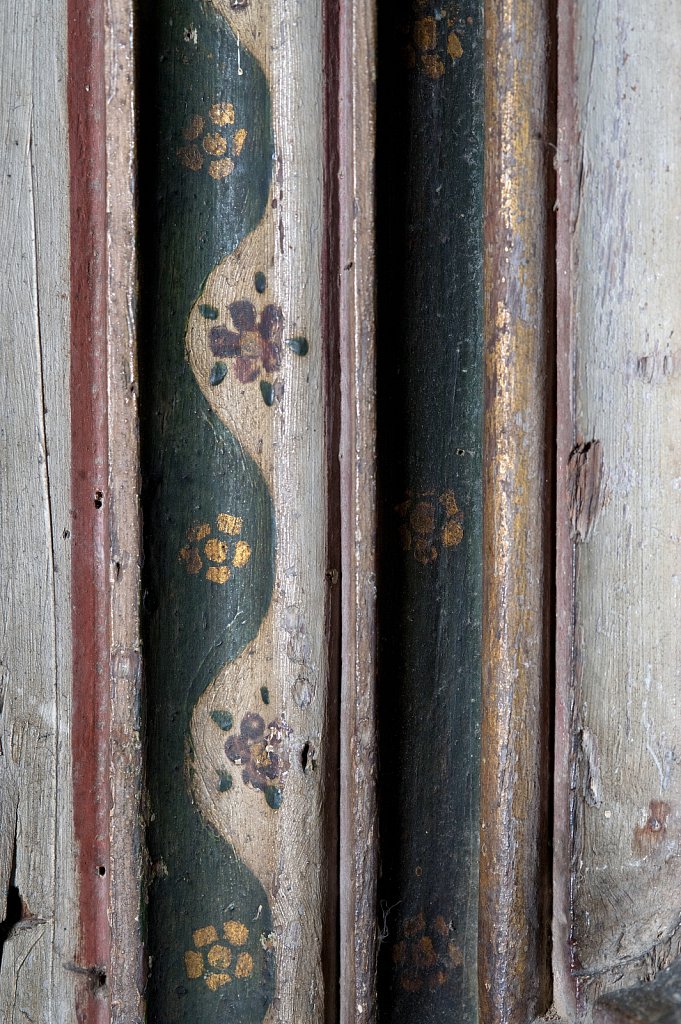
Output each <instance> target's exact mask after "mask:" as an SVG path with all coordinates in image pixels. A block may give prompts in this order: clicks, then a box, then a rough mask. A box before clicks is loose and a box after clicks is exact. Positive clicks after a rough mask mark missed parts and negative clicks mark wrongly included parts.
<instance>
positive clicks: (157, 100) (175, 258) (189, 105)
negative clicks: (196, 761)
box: [140, 0, 275, 1024]
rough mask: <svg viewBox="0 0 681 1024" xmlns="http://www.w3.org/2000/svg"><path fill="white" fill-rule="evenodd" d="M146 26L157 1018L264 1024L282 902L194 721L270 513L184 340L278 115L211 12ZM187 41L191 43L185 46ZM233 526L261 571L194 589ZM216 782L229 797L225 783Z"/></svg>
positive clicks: (148, 566) (238, 629) (147, 582)
mask: <svg viewBox="0 0 681 1024" xmlns="http://www.w3.org/2000/svg"><path fill="white" fill-rule="evenodd" d="M140 21H141V31H140V48H141V52H143V53H144V55H145V56H144V61H143V62H141V76H142V81H141V88H140V98H141V112H140V123H141V131H140V139H141V144H140V178H141V190H140V198H141V202H140V215H141V236H140V237H141V264H142V267H143V282H142V285H143V292H142V317H141V322H142V330H141V339H142V342H141V362H142V366H141V382H142V395H141V409H142V421H143V423H142V427H143V438H142V440H143V469H144V519H145V568H144V612H145V615H144V645H145V664H146V671H147V677H146V678H147V697H148V703H147V706H148V721H147V735H148V751H149V753H148V759H149V763H148V778H149V789H150V803H151V809H152V812H153V815H152V818H151V820H150V823H149V827H148V832H147V841H148V847H149V857H150V864H151V872H150V879H151V881H150V884H149V909H148V949H149V953H150V955H151V957H152V961H151V962H152V967H151V974H150V978H149V985H148V991H147V998H148V1007H149V1010H148V1020H149V1024H180V1022H183V1024H217V1022H224V1024H226V1022H229V1024H247V1022H248V1024H251V1022H255V1021H261V1020H262V1018H263V1016H264V1014H265V1012H266V1010H267V1007H268V1006H269V1004H270V1002H271V1000H272V996H273V991H274V963H273V959H272V954H271V952H270V951H269V945H270V944H269V943H268V942H266V941H265V939H264V936H266V935H268V934H269V932H270V931H271V928H272V921H271V913H270V909H269V902H268V895H267V893H265V891H264V890H263V888H262V886H261V885H260V883H259V882H258V880H257V879H256V878H255V877H254V876H253V875H252V873H251V872H250V871H249V870H248V869H247V868H246V867H245V865H244V864H243V863H241V861H240V860H239V858H238V857H237V856H236V854H235V853H234V851H233V850H232V848H231V846H230V845H229V844H228V843H226V842H225V841H224V840H223V839H222V838H221V837H220V836H218V835H217V834H216V833H215V832H213V831H212V829H211V828H209V827H208V826H207V825H206V824H205V823H204V822H203V820H202V818H201V816H200V814H199V812H198V810H197V809H196V807H195V806H194V805H193V802H192V800H191V797H190V794H189V789H188V778H189V776H190V774H191V770H192V768H191V766H192V758H193V753H192V748H191V741H190V738H189V724H190V719H191V714H192V711H193V709H194V706H195V704H196V702H197V700H198V698H199V697H200V696H201V694H202V693H203V692H204V690H205V689H206V687H207V686H208V685H209V684H210V683H211V682H212V680H213V679H214V678H215V676H216V675H217V673H218V672H219V670H220V669H221V668H222V667H223V666H224V665H225V664H226V663H228V662H230V661H233V660H234V659H235V658H236V657H237V656H238V655H239V654H240V652H241V651H243V649H244V647H245V646H246V645H247V644H248V643H250V642H251V641H252V640H253V639H254V638H255V636H256V634H257V633H258V630H259V628H260V624H261V622H262V619H263V617H264V615H265V613H266V611H267V608H268V605H269V602H270V598H271V593H272V586H273V579H274V545H275V531H274V522H273V508H272V502H271V497H270V494H269V491H268V488H267V485H266V483H265V481H264V480H263V478H262V475H261V473H260V470H259V468H258V466H257V465H256V464H255V463H254V462H253V461H252V459H251V458H250V457H249V456H248V455H247V453H246V452H245V451H244V450H243V448H242V447H241V445H240V444H239V441H238V439H237V438H236V437H234V436H233V435H232V434H231V433H230V432H229V431H228V430H227V429H226V427H225V426H224V425H223V424H222V423H221V421H220V420H219V419H218V418H217V417H216V416H215V414H214V413H213V412H212V411H211V409H210V407H209V405H208V404H207V402H206V400H205V399H204V397H203V395H202V394H201V391H200V389H199V386H198V384H197V382H196V380H195V378H194V376H193V373H192V371H191V369H190V367H189V365H188V363H187V361H186V357H185V330H186V326H187V318H188V315H189V312H190V309H191V308H192V305H193V304H194V303H195V301H196V300H197V298H198V296H199V295H200V292H201V288H202V286H203V282H204V281H205V280H206V278H207V276H208V275H209V274H210V272H211V271H212V270H213V268H214V267H215V266H216V264H217V263H218V262H219V261H220V260H222V259H223V258H224V257H225V256H226V255H228V254H229V253H231V252H232V251H233V250H234V249H235V248H236V246H237V245H238V243H239V242H240V241H241V240H242V239H244V238H245V237H246V236H247V235H248V234H249V233H250V232H251V231H253V230H254V228H255V227H256V225H257V224H258V222H259V221H260V219H261V217H262V216H263V214H264V212H265V210H266V208H267V200H268V190H269V181H270V175H271V169H272V135H271V125H270V103H269V94H268V87H267V84H266V82H265V79H264V76H263V73H262V70H261V68H260V67H259V65H258V64H257V63H256V62H255V61H254V59H252V57H251V55H250V54H249V53H248V52H247V51H246V50H245V49H244V48H243V46H242V47H241V58H240V59H241V67H242V69H243V74H242V75H238V74H237V44H236V40H235V38H234V36H233V35H232V32H231V31H230V29H229V28H228V26H227V24H226V22H225V21H224V20H223V19H222V18H221V17H220V15H219V14H218V13H217V12H216V11H215V9H214V8H213V7H212V5H210V4H202V3H200V2H192V0H153V2H152V0H144V2H143V4H142V11H141V18H140ZM187 26H191V27H192V28H193V29H194V30H195V32H194V33H191V36H192V37H193V38H189V39H188V38H186V37H185V32H184V30H185V28H186V27H187ZM193 39H195V40H196V42H194V41H193ZM215 102H230V103H233V104H234V107H235V110H236V122H237V123H236V126H235V127H236V128H238V127H242V126H243V127H245V128H246V129H247V130H248V139H247V144H246V145H245V146H244V149H243V152H242V154H241V156H240V157H239V158H238V159H237V160H236V161H235V165H236V166H235V169H234V171H233V173H232V174H231V175H230V176H229V177H227V178H225V179H223V180H221V181H217V182H216V181H214V180H213V179H212V178H211V177H210V176H209V175H208V174H207V173H205V171H204V172H201V173H197V172H195V171H192V170H190V169H188V168H186V167H184V166H183V165H182V164H181V163H180V161H179V159H178V156H177V151H178V149H179V148H180V147H182V146H183V145H185V140H184V139H183V137H182V132H183V129H184V128H185V126H186V125H187V124H188V122H189V121H190V120H191V118H193V117H195V116H196V115H201V116H203V117H206V118H207V114H208V109H209V107H210V105H211V104H212V103H215ZM252 297H253V296H251V295H244V296H239V298H244V299H252ZM206 310H207V311H206V312H205V313H204V315H207V316H208V318H209V319H211V318H212V316H211V312H210V310H209V309H208V307H206ZM254 397H255V399H256V400H258V395H257V392H256V393H255V396H254ZM222 512H228V513H231V514H233V515H237V516H241V517H243V522H244V527H243V532H242V536H243V537H244V539H246V540H247V541H248V542H249V544H250V545H251V549H252V556H251V559H250V561H249V563H248V565H247V566H246V567H244V568H243V569H241V570H240V571H238V572H236V571H235V572H233V574H232V578H231V579H230V580H229V582H228V583H227V584H225V585H222V586H221V585H215V584H210V583H208V581H207V580H206V579H205V577H204V576H203V573H200V574H198V575H192V574H190V573H189V572H188V571H187V569H186V566H185V564H183V562H182V561H181V559H180V558H179V551H180V549H181V547H182V546H183V545H185V544H186V543H187V530H188V529H189V528H190V527H191V526H192V525H194V524H196V523H202V522H206V523H211V524H215V520H216V516H217V515H218V514H219V513H222ZM239 710H240V709H236V708H235V709H232V711H233V712H234V713H237V712H238V711H239ZM222 722H223V724H224V725H226V722H227V719H226V718H223V719H222ZM217 724H219V723H217ZM221 727H223V726H221ZM210 782H211V780H209V784H210ZM212 785H214V786H216V788H220V786H221V783H220V780H218V781H217V782H216V781H215V778H213V779H212ZM222 792H224V793H225V796H224V797H223V799H229V796H228V793H227V791H226V790H222ZM228 918H237V919H238V920H240V921H242V922H243V923H245V924H247V926H248V927H249V928H250V936H249V940H248V943H247V945H246V946H245V947H244V949H245V950H246V951H248V952H249V953H251V955H252V957H253V959H254V962H255V970H254V972H253V975H252V977H251V978H249V979H246V980H237V979H236V978H234V979H233V981H232V983H231V984H228V985H226V986H224V987H223V988H220V989H219V990H218V991H217V992H212V991H210V989H209V988H208V987H207V986H206V985H205V984H203V982H202V980H201V979H195V980H191V979H189V978H188V977H187V975H186V972H185V969H184V962H183V957H184V953H185V951H187V950H192V949H193V943H192V933H193V931H194V930H195V929H198V928H203V927H207V926H209V925H212V926H214V927H215V928H216V929H217V931H218V933H220V930H221V926H222V923H223V922H224V921H225V920H226V919H228ZM254 922H257V923H254ZM264 947H266V948H264Z"/></svg>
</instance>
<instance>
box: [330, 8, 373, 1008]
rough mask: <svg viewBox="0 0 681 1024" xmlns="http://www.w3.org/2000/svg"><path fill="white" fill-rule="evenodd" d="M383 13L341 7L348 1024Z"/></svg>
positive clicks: (356, 872)
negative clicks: (379, 39)
mask: <svg viewBox="0 0 681 1024" xmlns="http://www.w3.org/2000/svg"><path fill="white" fill-rule="evenodd" d="M375 45H376V5H375V3H374V2H373V0H341V4H340V25H339V81H338V100H337V102H338V145H339V162H338V168H339V179H338V181H339V187H340V188H339V217H340V220H339V240H338V245H339V254H340V261H339V269H340V293H339V298H340V371H341V377H340V388H341V395H340V467H341V480H340V486H341V494H340V496H341V574H342V575H341V578H342V599H341V600H342V611H341V614H342V636H341V656H342V666H343V668H342V679H341V716H340V727H341V737H340V835H341V845H340V1020H341V1022H342V1024H354V1022H358V1024H361V1022H364V1021H366V1022H368V1024H373V1021H374V1020H375V1014H376V939H377V931H376V876H377V867H378V834H377V816H376V769H377V762H376V722H375V712H376V709H375V700H376V695H375V676H376V407H375V388H376V352H375V315H376V308H375V303H376V294H375V236H374V231H375V226H374V217H375V199H374V172H375V162H374V157H375V133H376V120H375V119H376V109H375V80H376V54H375Z"/></svg>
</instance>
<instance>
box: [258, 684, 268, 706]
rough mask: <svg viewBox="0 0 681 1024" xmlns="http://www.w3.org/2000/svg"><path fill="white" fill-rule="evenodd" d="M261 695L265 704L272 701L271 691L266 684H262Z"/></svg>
mask: <svg viewBox="0 0 681 1024" xmlns="http://www.w3.org/2000/svg"><path fill="white" fill-rule="evenodd" d="M260 697H261V699H262V702H263V704H269V702H270V691H269V690H268V689H267V687H266V686H261V687H260Z"/></svg>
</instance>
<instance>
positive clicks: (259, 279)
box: [253, 270, 267, 295]
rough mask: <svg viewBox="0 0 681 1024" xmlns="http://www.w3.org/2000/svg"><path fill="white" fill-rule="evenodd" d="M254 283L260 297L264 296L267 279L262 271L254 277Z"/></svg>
mask: <svg viewBox="0 0 681 1024" xmlns="http://www.w3.org/2000/svg"><path fill="white" fill-rule="evenodd" d="M253 283H254V285H255V290H256V292H257V293H258V295H262V293H263V292H264V291H265V289H266V288H267V278H266V277H265V275H264V274H263V272H262V270H257V271H256V273H255V275H254V277H253Z"/></svg>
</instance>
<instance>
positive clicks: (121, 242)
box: [105, 0, 146, 1024]
mask: <svg viewBox="0 0 681 1024" xmlns="http://www.w3.org/2000/svg"><path fill="white" fill-rule="evenodd" d="M134 41H135V33H134V21H133V11H132V4H131V2H130V0H110V3H109V5H108V32H107V35H106V72H105V73H106V81H107V112H106V142H107V214H108V238H107V255H108V274H107V280H108V293H107V339H108V363H109V369H108V373H109V404H108V431H109V495H110V505H111V517H110V527H111V552H110V581H111V594H110V602H111V603H110V642H111V829H110V844H111V862H110V863H111V877H110V919H111V964H110V970H109V987H110V991H111V1021H112V1024H138V1022H141V1021H142V1020H143V1019H144V1002H143V995H144V987H145V983H146V977H145V965H144V950H143V939H144V936H143V934H142V914H143V907H142V887H141V879H142V877H143V832H142V806H141V801H142V793H141V787H142V743H141V721H142V706H141V700H142V694H141V686H142V661H141V654H140V566H141V526H140V498H139V495H140V472H139V425H138V372H137V281H138V268H137V238H136V226H137V225H136V210H135V202H136V164H135V159H136V150H135V106H136V105H135V91H134V73H135V69H134Z"/></svg>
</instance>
